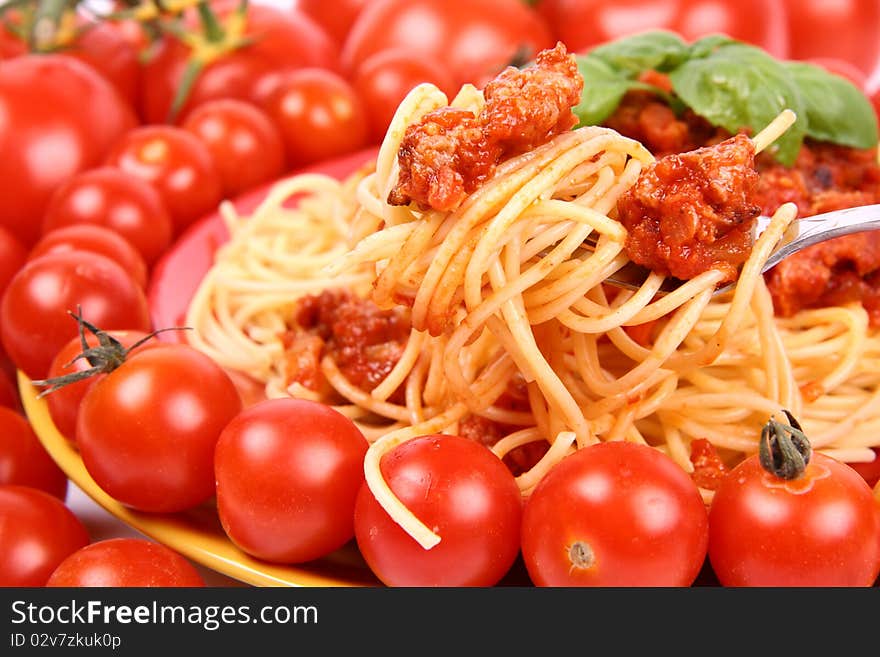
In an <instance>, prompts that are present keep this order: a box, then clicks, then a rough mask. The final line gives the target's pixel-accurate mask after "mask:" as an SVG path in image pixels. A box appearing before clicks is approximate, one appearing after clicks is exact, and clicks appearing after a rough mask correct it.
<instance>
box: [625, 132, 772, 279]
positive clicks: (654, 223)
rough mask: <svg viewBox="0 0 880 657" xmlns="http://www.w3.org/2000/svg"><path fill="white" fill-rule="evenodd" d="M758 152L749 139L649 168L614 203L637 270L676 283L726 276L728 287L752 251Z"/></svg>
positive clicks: (669, 158) (689, 153)
mask: <svg viewBox="0 0 880 657" xmlns="http://www.w3.org/2000/svg"><path fill="white" fill-rule="evenodd" d="M754 163H755V148H754V146H753V145H752V142H751V140H750V139H749V138H748V137H746V136H745V135H737V136H735V137H731V138H730V139H727V140H725V141H723V142H721V143H719V144H715V145H713V146H706V147H703V148H698V149H696V150H692V151H687V152H685V153H681V154H674V153H673V154H670V155H666V156H664V157H661V158H660V159H659V160H657V161H655V162H654V163H652V164H651V165H650V166H648V167H647V168H646V169H645V170H644V171H643V172H642V174H641V175H640V176H639V179H638V181H637V182H636V184H635V185H633V187H631V188H630V189H629V190H628V191H627V192H626V193H624V194H623V195H622V196H621V198H620V200H619V201H618V203H617V210H618V218H619V219H620V221H621V223H622V224H623V225H624V226H625V227H626V229H627V240H626V253H627V256H628V257H629V259H630V260H632V261H633V262H635V263H637V264H639V265H642V266H644V267H648V268H649V269H651V270H653V271H656V272H660V273H663V274H666V275H671V276H674V277H676V278H682V279H690V278H693V277H695V276H697V275H698V274H701V273H703V272H704V271H707V270H708V269H712V268H714V269H721V270H722V271H724V272H725V274H726V280H733V279H734V278H736V274H737V270H738V268H739V265H741V264H742V263H743V262H744V261H745V260H746V258H748V255H749V252H750V251H751V248H752V228H753V227H754V224H755V219H757V217H758V214H759V213H760V210H761V208H760V206H758V205H757V204H756V203H755V201H754V196H755V188H756V186H757V183H758V174H757V173H756V171H755V168H754Z"/></svg>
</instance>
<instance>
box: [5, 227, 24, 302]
mask: <svg viewBox="0 0 880 657" xmlns="http://www.w3.org/2000/svg"><path fill="white" fill-rule="evenodd" d="M25 260H27V249H26V248H24V246H22V244H21V242H19V241H18V240H17V239H15V238H14V237H13V236H12V235H11V234H10V233H9V231H8V230H6V229H5V228H3V227H2V226H0V297H2V296H3V293H4V292H5V291H6V286H7V285H9V281H11V280H12V277H13V276H15V275H16V274H17V273H18V270H19V269H21V268H22V266H24V263H25Z"/></svg>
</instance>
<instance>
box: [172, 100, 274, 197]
mask: <svg viewBox="0 0 880 657" xmlns="http://www.w3.org/2000/svg"><path fill="white" fill-rule="evenodd" d="M181 127H183V128H184V129H185V130H189V131H190V132H191V133H193V134H194V135H195V136H196V137H198V138H199V139H200V140H201V141H202V142H203V143H204V144H205V145H206V146H207V147H208V150H209V151H210V152H211V156H212V158H213V160H214V165H215V166H216V168H217V171H218V173H219V174H220V180H221V182H222V184H223V192H224V194H225V195H226V197H227V198H231V197H234V196H238V195H239V194H241V193H242V192H244V191H246V190H248V189H251V188H253V187H256V186H257V185H260V184H262V183H267V182H269V181H271V180H273V179H275V178H277V177H278V176H280V175H281V174H282V173H284V167H285V165H284V143H283V142H282V141H281V134H280V133H279V132H278V129H277V128H276V127H275V125H274V124H273V123H272V121H270V120H269V117H268V116H266V114H265V112H263V111H261V110H260V109H259V108H257V107H255V106H254V105H251V104H250V103H246V102H244V101H242V100H235V99H232V98H221V99H218V100H209V101H207V102H206V103H203V104H202V105H199V106H198V107H196V108H195V109H194V110H193V111H191V112H190V113H189V114H188V115H187V117H186V120H185V121H184V122H183V124H182V126H181Z"/></svg>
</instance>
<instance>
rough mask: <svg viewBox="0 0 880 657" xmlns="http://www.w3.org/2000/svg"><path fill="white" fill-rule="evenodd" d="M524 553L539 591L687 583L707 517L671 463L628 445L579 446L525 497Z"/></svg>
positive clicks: (699, 561) (702, 547)
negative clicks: (560, 588) (541, 588)
mask: <svg viewBox="0 0 880 657" xmlns="http://www.w3.org/2000/svg"><path fill="white" fill-rule="evenodd" d="M522 532H523V537H522V553H523V559H524V561H525V564H526V569H527V570H528V573H529V577H530V578H531V580H532V582H533V583H534V584H535V585H537V586H690V585H691V584H692V583H693V581H694V580H695V579H696V577H697V575H698V574H699V572H700V569H701V567H702V565H703V563H704V561H705V557H706V546H707V542H708V536H709V527H708V514H707V512H706V507H705V504H704V503H703V499H702V497H701V496H700V493H699V491H698V490H697V487H696V486H695V485H694V483H693V481H691V479H690V477H689V476H688V475H687V474H686V473H685V472H684V470H682V469H681V467H680V466H679V465H678V464H676V463H675V462H674V461H673V460H672V459H670V458H669V457H667V456H666V455H664V454H662V453H661V452H659V451H658V450H656V449H654V448H652V447H648V446H646V445H639V444H635V443H628V442H609V443H600V444H597V445H593V446H590V447H585V448H582V449H580V450H578V451H577V452H575V453H574V454H571V455H570V456H567V457H566V458H564V459H563V460H562V461H560V462H559V463H557V464H556V465H555V466H554V467H553V468H552V469H551V470H550V472H548V473H547V474H546V475H545V476H544V478H543V479H542V480H541V481H540V482H539V483H538V485H537V486H536V487H535V489H534V490H533V491H532V493H531V495H530V496H529V498H528V500H527V502H526V506H525V511H524V513H523V529H522Z"/></svg>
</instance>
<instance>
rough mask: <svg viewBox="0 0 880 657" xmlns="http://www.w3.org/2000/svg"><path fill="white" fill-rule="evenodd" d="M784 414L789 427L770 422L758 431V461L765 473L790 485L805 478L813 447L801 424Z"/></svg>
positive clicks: (771, 420) (791, 416) (787, 413)
mask: <svg viewBox="0 0 880 657" xmlns="http://www.w3.org/2000/svg"><path fill="white" fill-rule="evenodd" d="M783 413H785V417H786V418H787V419H788V424H784V423H782V422H779V421H777V420H775V419H773V418H770V420H769V421H768V422H767V424H765V425H764V428H763V429H761V441H760V445H759V451H758V458H759V459H760V462H761V467H763V468H764V470H766V471H767V472H769V473H771V474H773V475H775V476H777V477H779V478H780V479H785V480H786V481H791V480H794V479H798V478H799V477H801V476H802V475H803V474H804V471H805V470H806V469H807V464H809V462H810V456H811V455H812V447H811V445H810V441H809V439H808V438H807V435H806V434H805V433H804V430H803V428H801V425H800V423H798V421H797V420H796V419H795V418H794V416H793V415H792V414H791V413H789V412H788V411H787V410H783Z"/></svg>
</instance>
